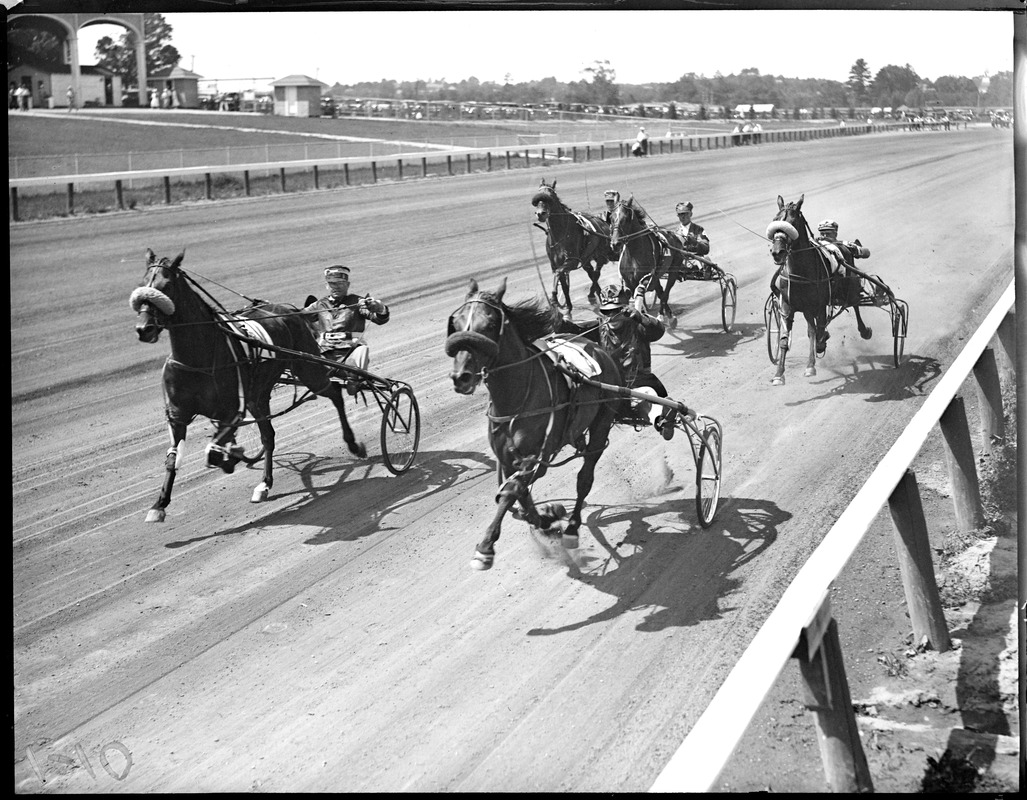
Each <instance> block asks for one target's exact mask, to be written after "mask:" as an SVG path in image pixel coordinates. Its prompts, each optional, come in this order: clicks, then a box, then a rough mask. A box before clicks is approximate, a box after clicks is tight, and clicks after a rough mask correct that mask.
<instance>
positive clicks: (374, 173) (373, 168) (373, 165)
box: [371, 161, 378, 183]
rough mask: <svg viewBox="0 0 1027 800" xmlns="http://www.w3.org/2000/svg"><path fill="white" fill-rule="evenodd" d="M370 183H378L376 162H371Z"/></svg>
mask: <svg viewBox="0 0 1027 800" xmlns="http://www.w3.org/2000/svg"><path fill="white" fill-rule="evenodd" d="M371 183H378V162H377V161H372V162H371Z"/></svg>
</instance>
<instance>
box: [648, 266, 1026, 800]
mask: <svg viewBox="0 0 1027 800" xmlns="http://www.w3.org/2000/svg"><path fill="white" fill-rule="evenodd" d="M1013 307H1014V284H1013V283H1010V284H1009V287H1008V288H1007V289H1006V291H1005V292H1004V293H1003V294H1002V296H1001V298H1000V299H999V301H998V302H997V303H996V304H995V306H994V307H993V308H992V310H991V312H990V313H989V314H988V316H987V317H986V318H985V320H984V322H983V323H981V325H980V327H979V328H978V329H977V331H976V332H975V333H974V334H973V336H972V337H971V338H970V340H969V341H968V342H967V344H966V346H965V347H964V348H963V350H962V352H960V354H959V355H958V356H957V357H956V359H955V361H953V363H952V366H951V367H949V369H948V371H947V372H946V373H945V375H944V376H943V377H942V378H941V380H940V381H939V382H938V385H937V387H936V388H935V389H934V391H933V392H931V394H930V395H929V396H928V398H927V400H926V401H924V404H923V405H922V406H921V407H920V409H919V410H918V411H917V413H916V414H915V415H914V416H913V419H912V420H911V421H910V423H909V425H908V426H907V427H906V429H905V430H904V431H903V432H902V434H901V435H900V436H899V438H898V439H897V440H896V441H895V444H894V445H892V447H891V449H890V450H889V451H888V453H887V454H886V455H885V456H884V458H883V459H882V460H881V462H880V464H878V466H877V468H876V469H875V470H874V471H873V473H871V475H870V477H869V478H868V479H867V481H866V483H865V484H864V485H863V487H862V488H861V489H860V490H859V492H857V494H856V496H855V497H854V498H853V499H852V502H851V503H849V505H848V507H847V508H846V509H845V511H844V512H843V513H842V514H841V516H840V517H839V518H838V521H837V522H836V523H835V524H834V525H833V526H832V528H831V530H830V531H829V532H828V534H827V536H825V537H824V540H823V541H822V542H821V543H820V545H819V546H818V547H817V549H816V550H815V551H814V552H813V554H812V555H811V556H810V558H809V559H808V560H807V562H806V564H805V565H804V566H803V567H802V569H800V570H799V573H798V574H797V575H796V576H795V579H794V580H793V581H792V583H791V584H790V585H789V586H788V588H787V589H786V590H785V592H784V594H783V595H782V597H781V600H780V602H779V603H778V604H777V606H776V607H775V608H774V610H773V611H772V612H771V614H770V616H769V617H768V618H767V620H766V622H765V623H764V624H763V627H761V628H760V630H759V631H758V632H757V634H756V636H755V637H754V638H753V640H752V642H751V643H750V644H749V647H748V648H747V649H746V651H745V653H743V655H742V658H741V659H740V660H739V661H738V663H737V664H736V665H735V667H734V668H733V669H732V670H731V672H730V673H729V674H728V677H727V679H726V680H725V681H724V683H723V685H722V686H721V687H720V689H719V690H718V692H717V694H716V695H715V696H714V698H713V700H712V702H711V703H710V704H709V706H707V708H706V710H705V711H704V712H703V714H702V716H701V717H699V719H698V720H697V721H696V723H695V726H694V727H693V728H692V729H691V731H690V732H689V734H688V736H687V737H686V738H685V740H684V742H683V743H682V744H681V746H680V747H679V748H678V750H677V752H675V754H674V755H673V756H672V757H671V759H670V761H669V762H668V763H667V765H666V766H665V767H664V769H663V771H662V772H661V773H660V774H659V776H658V777H657V778H656V781H655V782H654V783H653V785H652V787H651V788H650V791H651V792H706V791H710V790H711V789H713V788H714V783H715V781H716V780H717V777H718V776H719V775H720V773H721V772H722V771H723V769H724V767H725V765H726V764H727V762H728V759H729V758H730V757H731V754H732V753H733V752H734V750H735V748H736V747H737V746H738V743H739V741H740V740H741V738H742V735H743V734H744V733H745V731H746V729H747V728H748V727H749V724H750V723H751V722H752V719H753V717H754V716H755V715H756V712H757V711H758V709H759V707H760V705H761V704H762V703H763V701H764V699H765V698H766V697H767V695H768V693H769V692H770V690H771V688H772V687H773V686H774V683H775V682H776V681H777V679H778V676H779V675H780V674H781V672H782V671H783V670H784V668H785V665H786V664H787V663H788V661H789V660H790V659H792V658H793V657H794V658H797V659H798V660H799V662H800V666H801V668H802V672H803V681H804V685H805V689H806V691H807V692H808V693H809V694H810V696H811V698H816V702H808V705H809V706H810V708H811V709H812V710H814V712H815V715H816V717H817V728H818V733H819V734H820V735H819V736H818V739H819V740H820V746H821V756H822V759H823V761H824V770H825V773H826V775H827V778H828V783H829V785H830V788H831V790H832V791H835V792H854V791H870V790H872V788H873V787H872V785H871V781H870V775H869V772H868V770H867V765H866V757H865V755H864V754H863V750H862V745H861V744H860V741H859V735H858V731H857V730H856V725H855V717H854V714H853V710H852V704H851V699H850V697H849V691H848V685H847V683H846V681H845V671H844V666H843V665H842V662H841V649H840V643H839V638H838V632H837V625H836V624H835V622H834V620H833V618H832V616H831V611H830V607H829V604H828V591H829V589H830V587H831V584H832V583H833V581H834V580H835V578H837V577H838V575H839V574H840V573H841V571H842V569H843V568H844V567H845V565H846V563H847V562H848V560H849V558H850V557H851V556H852V554H853V553H854V552H855V550H856V548H857V546H858V545H859V544H860V542H861V541H862V540H863V537H864V535H865V534H866V532H867V530H868V529H869V528H870V525H871V524H872V523H873V521H874V518H875V517H876V516H877V514H878V512H879V511H880V509H881V508H882V507H883V506H884V505H885V503H887V504H888V505H889V507H890V509H891V512H892V519H893V521H894V523H895V526H896V529H897V531H896V533H897V536H896V543H897V545H898V549H899V562H900V567H901V572H902V579H903V586H904V589H905V593H906V599H907V604H908V605H909V608H910V620H911V623H912V626H913V632H914V636H915V639H916V641H921V640H922V638H923V637H924V636H926V637H927V639H928V641H929V643H930V644H931V646H932V647H934V648H935V649H937V650H946V649H948V648H949V647H950V643H949V640H948V631H947V629H946V627H945V620H944V615H943V613H942V609H941V606H940V602H938V600H937V597H938V590H937V585H936V584H935V581H934V573H933V567H932V564H931V550H930V544H929V542H928V541H927V529H926V525H925V522H924V520H923V509H922V507H920V502H919V492H918V490H917V485H916V477H915V475H914V474H913V473H912V472H911V471H910V469H909V467H910V465H911V464H912V462H913V460H914V459H915V458H916V456H917V454H918V453H919V451H920V448H921V447H922V446H923V444H924V441H925V440H926V439H927V436H928V434H929V433H930V432H931V431H932V430H933V428H934V426H935V425H940V426H941V428H942V432H943V434H944V435H945V439H946V445H947V455H948V459H947V460H948V462H949V474H950V477H951V479H952V483H953V487H954V491H953V500H954V502H955V504H956V517H957V520H960V521H961V522H962V521H964V520H973V519H974V518H975V517H977V515H978V512H979V509H980V495H979V492H978V486H977V479H976V468H975V462H974V455H973V451H972V449H970V445H969V441H970V436H969V430H968V428H967V422H966V415H965V412H964V411H963V404H962V399H961V398H960V397H958V396H957V393H958V392H959V390H960V388H961V387H962V385H963V384H964V382H965V381H966V379H967V378H968V377H969V375H970V374H971V373H973V374H974V375H975V377H976V378H977V380H978V388H979V391H981V392H982V395H983V396H984V397H985V398H986V399H987V400H988V403H986V404H982V405H990V406H992V407H994V403H995V402H996V400H997V402H998V407H999V408H1001V395H1000V389H999V386H998V380H997V375H996V376H995V378H994V380H993V379H991V377H990V376H991V375H992V371H991V370H990V369H988V368H987V367H986V366H984V365H985V364H987V363H988V362H990V363H991V364H992V365H994V360H993V355H994V354H993V351H991V349H990V347H989V345H990V343H991V341H992V339H993V338H995V337H996V334H998V340H999V342H1000V344H1001V346H1002V347H1003V349H1004V350H1005V351H1006V354H1007V356H1008V357H1009V360H1010V362H1011V363H1013V364H1016V363H1017V361H1016V357H1015V354H1014V348H1015V344H1014V341H1015V340H1014V334H1013V324H1012V312H1013ZM989 354H990V355H991V358H989ZM996 394H999V396H998V397H997V398H996V397H995V395H996ZM991 424H1000V420H999V421H998V422H996V421H995V420H991ZM971 527H973V526H972V525H971Z"/></svg>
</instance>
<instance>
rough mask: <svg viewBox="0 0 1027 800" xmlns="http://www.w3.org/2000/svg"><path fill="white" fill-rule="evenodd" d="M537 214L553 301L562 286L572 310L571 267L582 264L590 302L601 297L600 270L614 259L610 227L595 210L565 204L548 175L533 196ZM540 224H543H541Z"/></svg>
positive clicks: (556, 298)
mask: <svg viewBox="0 0 1027 800" xmlns="http://www.w3.org/2000/svg"><path fill="white" fill-rule="evenodd" d="M531 205H532V207H533V208H534V209H535V218H536V219H537V220H538V221H539V222H540V223H544V224H545V228H544V230H545V231H546V255H547V256H549V265H550V267H551V268H552V270H553V291H552V299H553V305H559V303H560V300H559V295H558V290H559V289H560V288H562V289H563V296H564V299H565V300H566V301H567V310H568V311H569V310H571V278H570V274H569V273H570V271H571V270H574V269H577V268H578V267H581V268H582V269H583V270H585V273H586V274H587V275H588V279H589V280H590V281H591V282H592V285H591V286H590V287H589V290H588V299H589V302H592V303H594V302H595V300H596V298H597V297H599V293H600V291H602V290H601V288H600V286H599V274H600V272H601V271H602V268H603V264H605V263H607V262H608V261H612V260H613V252H612V250H611V249H610V227H609V225H607V224H606V221H605V220H604V219H603V218H602V217H599V216H596V215H595V214H585V213H577V212H574V211H571V209H570V208H569V207H567V206H566V205H564V204H563V202H562V201H561V200H560V198H559V197H557V194H556V181H555V180H554V181H553V182H552V184H548V183H546V181H545V178H543V179H542V183H541V184H539V188H538V191H537V192H535V195H534V196H533V197H532V198H531ZM540 227H541V226H540Z"/></svg>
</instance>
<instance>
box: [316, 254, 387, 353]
mask: <svg viewBox="0 0 1027 800" xmlns="http://www.w3.org/2000/svg"><path fill="white" fill-rule="evenodd" d="M349 276H350V269H349V267H346V266H343V265H341V264H336V265H334V266H331V267H328V269H326V270H325V271H324V277H325V286H326V288H327V289H328V294H327V295H326V296H325V297H322V298H321V299H320V300H317V301H315V302H314V303H311V304H310V305H309V306H307V307H306V308H304V309H303V310H304V311H305V312H310V311H313V312H315V313H316V314H317V316H316V318H315V319H314V320H313V327H314V329H315V332H316V336H317V343H318V345H319V346H320V347H321V352H322V355H324V356H325V358H331V359H335V360H336V361H340V362H342V363H345V364H351V365H353V366H354V367H357V368H358V369H362V370H366V369H367V367H368V365H369V364H370V363H371V351H370V349H369V348H368V346H367V341H366V340H365V339H364V336H363V333H364V326H365V325H366V324H367V320H370V321H371V322H373V323H374V324H375V325H384V324H385V323H386V322H388V321H389V307H388V306H387V305H385V303H383V302H382V301H381V300H375V299H374V298H373V297H371V295H369V294H368V295H365V296H364V297H361V296H360V295H357V294H351V293H350V290H349Z"/></svg>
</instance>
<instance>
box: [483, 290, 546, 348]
mask: <svg viewBox="0 0 1027 800" xmlns="http://www.w3.org/2000/svg"><path fill="white" fill-rule="evenodd" d="M493 299H495V298H493ZM500 305H501V306H502V307H503V310H504V311H505V312H506V314H507V317H508V318H509V320H510V322H511V323H512V324H513V326H514V329H515V330H516V331H517V335H518V336H520V337H521V339H523V340H524V341H525V342H533V341H535V340H536V339H541V338H542V337H543V336H548V335H549V334H551V333H552V332H553V331H554V330H555V329H556V316H557V315H556V312H555V311H554V310H553V309H552V308H551V307H550V306H549V304H548V303H545V302H544V301H543V300H540V299H538V298H533V299H530V300H519V301H518V302H516V303H514V304H513V305H512V306H508V305H506V304H505V303H500Z"/></svg>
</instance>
